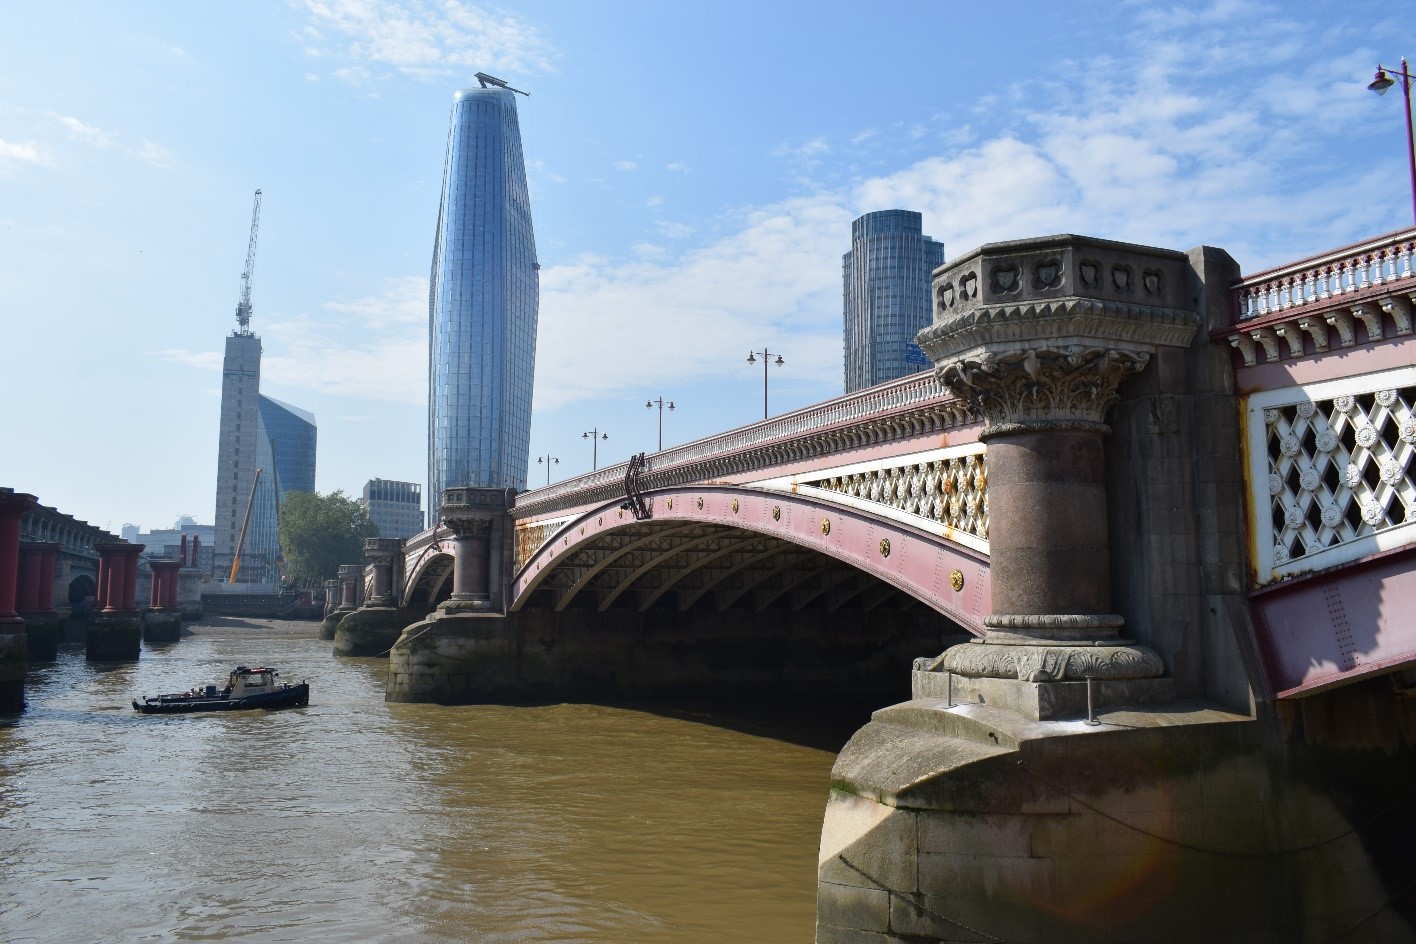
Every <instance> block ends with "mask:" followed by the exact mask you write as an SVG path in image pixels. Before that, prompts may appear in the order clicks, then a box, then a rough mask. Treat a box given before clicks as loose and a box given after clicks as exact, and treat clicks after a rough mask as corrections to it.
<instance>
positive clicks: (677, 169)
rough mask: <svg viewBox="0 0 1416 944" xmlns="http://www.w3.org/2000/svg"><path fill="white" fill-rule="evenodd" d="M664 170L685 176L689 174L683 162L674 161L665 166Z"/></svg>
mask: <svg viewBox="0 0 1416 944" xmlns="http://www.w3.org/2000/svg"><path fill="white" fill-rule="evenodd" d="M664 169H665V170H669V171H673V172H674V173H675V174H687V173H688V172H689V166H688V165H687V164H685V163H684V162H683V161H674V162H672V163H670V164H665V165H664Z"/></svg>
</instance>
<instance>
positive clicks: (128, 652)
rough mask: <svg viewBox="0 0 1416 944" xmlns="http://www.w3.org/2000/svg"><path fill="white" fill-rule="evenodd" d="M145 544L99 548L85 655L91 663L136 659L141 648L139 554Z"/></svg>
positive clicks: (112, 544) (109, 544) (108, 544)
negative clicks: (138, 596) (94, 593)
mask: <svg viewBox="0 0 1416 944" xmlns="http://www.w3.org/2000/svg"><path fill="white" fill-rule="evenodd" d="M143 547H144V545H142V544H129V543H127V542H126V541H112V542H105V543H102V544H96V545H94V549H95V550H97V551H98V554H99V558H98V600H97V601H96V602H95V604H94V607H95V609H96V611H97V612H95V614H94V616H93V618H92V619H91V620H90V621H89V627H88V642H87V645H86V656H87V658H88V659H89V661H91V662H113V661H118V660H126V659H136V658H138V655H139V653H140V652H141V651H142V640H143V615H142V614H141V613H140V612H138V607H137V595H138V555H140V554H141V553H142V552H143Z"/></svg>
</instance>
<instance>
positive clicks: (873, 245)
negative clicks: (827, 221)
mask: <svg viewBox="0 0 1416 944" xmlns="http://www.w3.org/2000/svg"><path fill="white" fill-rule="evenodd" d="M943 264H944V244H943V243H941V242H939V241H938V240H935V239H932V238H931V237H929V236H925V235H924V226H923V218H922V216H921V215H920V214H919V213H916V212H915V211H913V210H880V211H878V212H875V213H867V214H865V215H864V216H862V217H861V218H860V219H858V220H856V221H855V222H854V223H852V224H851V251H850V252H848V253H846V254H845V255H844V256H843V257H842V258H841V269H842V275H843V282H844V283H845V292H844V295H845V304H844V310H845V317H844V322H845V338H844V341H845V362H846V393H852V392H854V391H856V390H860V389H862V388H865V387H873V386H875V385H876V384H882V383H885V382H886V381H887V380H895V379H896V378H898V377H904V376H906V375H907V374H913V373H916V372H918V371H921V370H924V369H925V368H927V367H929V366H930V362H929V358H928V357H925V356H924V352H923V351H921V350H920V349H919V345H917V344H915V343H914V338H915V335H916V334H918V333H919V332H920V331H921V330H923V329H924V328H926V327H928V325H929V324H930V322H931V321H932V320H933V318H932V311H931V305H930V298H929V280H930V275H931V274H932V273H933V272H934V270H935V269H936V268H938V267H939V266H941V265H943Z"/></svg>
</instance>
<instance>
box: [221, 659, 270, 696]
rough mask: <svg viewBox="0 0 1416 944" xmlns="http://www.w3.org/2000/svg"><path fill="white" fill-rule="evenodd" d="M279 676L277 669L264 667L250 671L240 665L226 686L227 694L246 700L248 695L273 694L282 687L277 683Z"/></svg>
mask: <svg viewBox="0 0 1416 944" xmlns="http://www.w3.org/2000/svg"><path fill="white" fill-rule="evenodd" d="M279 674H280V673H279V672H277V671H276V670H275V669H268V668H265V667H264V666H257V667H256V668H254V669H248V668H246V666H244V665H238V666H237V667H236V669H235V671H233V672H232V673H231V681H230V682H228V683H227V685H226V694H228V695H229V696H230V697H232V698H244V697H246V696H248V695H261V694H264V693H266V692H273V691H275V690H276V689H277V688H279V687H280V683H279V682H278V681H277V676H278V675H279Z"/></svg>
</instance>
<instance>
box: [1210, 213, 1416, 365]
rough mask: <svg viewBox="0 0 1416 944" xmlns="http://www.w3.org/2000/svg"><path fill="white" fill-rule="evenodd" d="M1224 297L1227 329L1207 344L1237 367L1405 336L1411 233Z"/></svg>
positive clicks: (1275, 272) (1414, 286)
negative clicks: (1228, 306) (1235, 358)
mask: <svg viewBox="0 0 1416 944" xmlns="http://www.w3.org/2000/svg"><path fill="white" fill-rule="evenodd" d="M1232 292H1233V304H1234V317H1235V323H1234V325H1232V326H1231V327H1227V328H1221V329H1219V330H1217V331H1216V332H1214V334H1213V337H1214V338H1215V339H1216V340H1227V341H1228V342H1229V343H1230V344H1231V345H1232V346H1233V347H1234V348H1235V349H1236V350H1238V351H1239V353H1240V355H1241V356H1242V358H1243V363H1244V366H1249V367H1252V366H1255V365H1257V364H1260V363H1273V362H1276V361H1280V360H1288V359H1297V358H1302V357H1308V356H1314V355H1320V354H1324V353H1327V352H1328V351H1332V350H1340V349H1343V348H1351V347H1355V346H1356V345H1358V344H1364V343H1368V342H1373V341H1382V340H1389V339H1392V338H1400V337H1404V336H1408V335H1411V334H1412V306H1413V303H1416V229H1406V230H1400V231H1398V232H1395V233H1388V234H1386V235H1384V236H1378V237H1376V238H1375V239H1369V240H1366V241H1365V242H1360V243H1354V244H1353V245H1350V246H1344V247H1342V248H1341V249H1335V250H1332V251H1330V252H1325V253H1322V254H1320V255H1317V256H1312V257H1309V258H1307V259H1302V260H1299V261H1298V262H1293V263H1289V264H1288V265H1283V266H1279V267H1277V268H1273V269H1269V270H1267V271H1264V272H1259V273H1257V274H1255V275H1250V276H1246V277H1244V278H1243V279H1241V280H1240V281H1239V282H1237V283H1235V285H1234V286H1233V287H1232ZM1261 357H1262V360H1260V358H1261Z"/></svg>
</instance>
